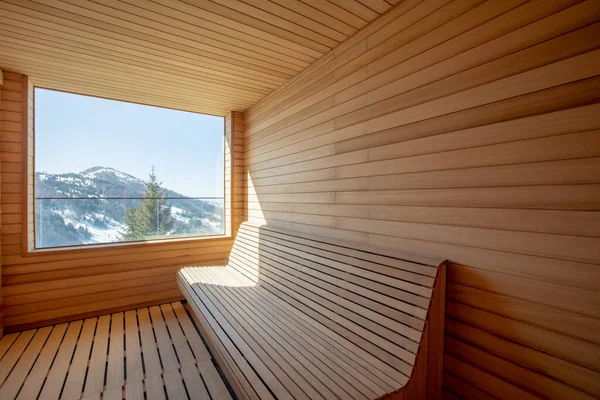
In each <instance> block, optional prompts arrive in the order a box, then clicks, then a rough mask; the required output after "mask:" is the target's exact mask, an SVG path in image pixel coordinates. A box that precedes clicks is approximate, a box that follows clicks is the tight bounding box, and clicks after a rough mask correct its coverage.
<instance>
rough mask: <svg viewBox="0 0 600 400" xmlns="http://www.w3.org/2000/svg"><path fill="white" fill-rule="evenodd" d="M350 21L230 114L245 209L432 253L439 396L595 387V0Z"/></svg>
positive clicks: (427, 10)
mask: <svg viewBox="0 0 600 400" xmlns="http://www.w3.org/2000/svg"><path fill="white" fill-rule="evenodd" d="M367 28H368V29H367ZM367 28H365V29H364V30H363V31H361V32H359V33H358V34H356V35H354V36H353V37H352V38H350V39H349V40H348V41H346V42H345V43H344V44H342V45H340V46H339V47H338V48H336V50H335V51H334V52H333V53H332V54H329V55H327V56H325V57H323V58H322V59H321V60H319V61H317V62H316V63H315V64H314V65H313V66H311V67H309V68H308V69H307V70H306V71H304V72H302V73H300V74H299V75H298V76H296V77H295V78H294V79H292V80H291V81H290V82H289V83H287V84H286V85H284V86H283V87H282V88H281V89H278V90H277V91H275V92H274V93H273V94H271V95H269V96H267V97H266V98H265V99H263V100H262V101H260V102H259V103H257V104H256V105H254V106H252V107H251V108H250V109H249V110H247V111H246V112H245V135H246V140H245V143H244V155H245V170H246V173H247V180H246V182H247V185H246V191H247V192H246V198H247V216H248V219H249V220H250V221H252V222H257V223H268V224H271V225H274V226H280V227H283V228H286V229H291V230H295V231H296V232H298V233H302V232H305V233H312V234H318V235H325V236H330V237H334V238H340V239H346V240H351V241H356V242H362V243H368V244H370V245H374V246H379V247H382V248H389V249H402V250H403V251H411V252H414V253H416V254H422V255H427V256H429V257H441V258H448V259H450V261H451V262H452V263H451V265H450V266H449V269H448V281H449V284H448V293H447V300H448V309H447V326H448V330H447V335H446V358H445V374H444V387H445V391H446V393H447V397H448V398H477V399H482V398H511V399H514V398H524V399H525V398H573V399H579V398H593V397H598V396H600V386H599V385H598V382H600V379H599V378H600V359H599V358H598V355H599V354H600V342H599V341H598V337H599V334H600V322H599V321H600V314H599V313H598V312H597V310H598V309H600V286H599V285H598V282H599V281H600V279H599V278H600V273H599V272H598V271H600V269H599V268H600V253H599V249H600V230H599V229H598V227H599V226H600V147H598V146H599V144H600V119H599V118H598V115H599V113H600V70H599V69H598V65H600V40H599V38H600V4H599V3H598V2H596V1H593V0H590V1H579V0H555V1H536V0H532V1H529V2H525V1H518V0H515V1H504V2H501V3H498V2H493V1H477V0H472V1H469V0H457V1H443V0H440V1H437V0H425V1H420V2H417V1H410V0H407V1H405V2H400V3H398V4H397V5H396V6H394V7H393V8H392V9H391V10H389V11H388V12H387V13H386V14H385V15H383V16H381V17H379V18H378V19H376V20H374V21H373V22H372V23H370V24H369V25H368V26H367Z"/></svg>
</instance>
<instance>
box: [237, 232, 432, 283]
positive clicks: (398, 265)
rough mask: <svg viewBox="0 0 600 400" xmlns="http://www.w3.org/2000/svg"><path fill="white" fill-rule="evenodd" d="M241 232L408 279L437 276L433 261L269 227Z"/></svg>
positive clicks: (426, 279)
mask: <svg viewBox="0 0 600 400" xmlns="http://www.w3.org/2000/svg"><path fill="white" fill-rule="evenodd" d="M261 228H262V227H261ZM240 232H241V233H242V234H243V233H247V234H249V235H256V234H260V235H261V240H262V238H264V239H265V240H275V239H278V240H282V241H284V242H285V243H290V244H293V245H294V248H297V249H302V250H305V251H309V252H311V253H312V254H315V255H320V256H323V257H325V258H330V259H332V260H336V261H340V262H343V263H346V264H349V265H356V266H359V267H361V268H364V269H369V270H372V271H373V272H376V273H379V274H383V275H387V276H390V277H396V278H398V279H403V278H404V279H405V280H407V281H410V282H416V283H419V284H422V285H426V286H429V287H431V286H432V285H433V281H434V278H435V271H436V270H435V268H432V267H431V266H429V265H421V264H414V263H408V262H406V261H404V260H398V259H395V258H391V257H385V256H381V255H376V254H372V253H368V252H364V251H357V250H355V249H354V248H351V247H339V246H335V245H331V244H328V243H324V242H319V241H315V240H308V239H306V236H305V237H297V234H294V235H291V234H286V233H283V232H277V231H272V230H269V229H263V230H262V231H260V230H259V228H253V227H252V226H248V227H243V228H240V230H239V232H238V233H240Z"/></svg>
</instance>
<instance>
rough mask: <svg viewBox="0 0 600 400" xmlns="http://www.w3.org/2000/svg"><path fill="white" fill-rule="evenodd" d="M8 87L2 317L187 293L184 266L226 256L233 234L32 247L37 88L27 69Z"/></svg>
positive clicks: (19, 318)
mask: <svg viewBox="0 0 600 400" xmlns="http://www.w3.org/2000/svg"><path fill="white" fill-rule="evenodd" d="M1 94H2V99H9V100H5V101H3V102H2V106H1V107H2V109H1V110H0V111H2V112H3V114H2V115H9V120H6V121H5V120H4V119H3V120H2V122H1V131H0V155H1V157H2V165H1V168H2V172H3V174H2V182H3V184H2V194H1V196H2V197H1V199H2V200H1V201H2V204H1V205H2V214H3V215H2V234H1V242H2V263H3V268H2V286H3V287H2V290H3V292H4V300H3V306H4V307H3V313H4V318H3V321H4V326H5V328H6V329H7V330H10V331H15V330H20V329H24V328H29V327H36V326H41V325H47V324H48V323H51V322H53V321H69V320H73V319H77V318H79V317H82V316H85V317H87V316H92V315H99V314H101V313H103V312H106V310H113V311H115V310H125V309H130V308H132V307H135V306H136V305H148V304H160V303H164V302H165V301H170V300H175V299H180V298H181V294H180V292H179V290H178V289H177V284H176V280H175V272H176V271H177V269H178V268H179V267H181V266H183V265H189V264H202V263H204V262H211V263H214V262H222V261H224V260H226V259H227V257H228V255H229V251H230V250H231V245H232V240H231V239H229V238H216V239H201V240H181V241H175V242H163V243H153V244H134V245H117V246H99V247H97V248H81V249H76V250H72V251H61V250H49V251H40V252H30V253H27V251H28V250H30V249H31V248H32V247H33V243H32V242H33V236H32V235H33V219H32V216H33V202H32V200H31V197H32V193H31V190H32V188H31V185H29V184H27V183H26V182H27V180H26V178H27V174H29V173H32V171H33V169H32V162H33V157H32V155H30V156H23V154H26V153H23V152H24V151H28V152H29V151H31V146H29V142H31V141H32V140H33V130H32V129H31V128H32V127H33V102H32V97H31V96H32V94H33V90H32V87H31V85H30V82H29V81H28V79H27V77H25V76H24V75H21V74H17V73H11V72H6V73H5V85H4V86H3V88H2V90H1ZM6 112H10V114H6ZM26 115H27V117H26ZM238 150H239V149H238ZM238 158H239V157H238ZM26 171H27V174H26ZM226 172H227V173H229V171H226ZM25 187H27V188H28V189H27V191H25V190H23V188H25ZM28 191H29V193H28ZM25 204H27V206H25ZM236 215H238V216H241V215H242V214H241V213H239V212H238V213H237V214H236Z"/></svg>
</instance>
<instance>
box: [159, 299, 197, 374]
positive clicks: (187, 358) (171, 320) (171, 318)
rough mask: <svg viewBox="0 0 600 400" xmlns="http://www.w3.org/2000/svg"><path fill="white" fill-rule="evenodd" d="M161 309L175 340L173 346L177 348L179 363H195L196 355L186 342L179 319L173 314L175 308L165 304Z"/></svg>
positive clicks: (170, 333)
mask: <svg viewBox="0 0 600 400" xmlns="http://www.w3.org/2000/svg"><path fill="white" fill-rule="evenodd" d="M160 309H161V311H162V313H163V316H164V319H165V322H166V323H167V328H168V329H169V335H170V336H171V339H172V340H173V345H174V346H175V351H176V352H177V358H179V362H180V363H181V364H184V363H189V362H193V361H194V360H195V358H194V354H193V353H192V351H191V349H190V346H188V343H187V341H186V340H185V335H184V334H183V331H182V330H181V327H180V326H179V322H177V317H176V316H175V313H174V312H173V308H172V307H171V305H170V304H163V305H162V306H160Z"/></svg>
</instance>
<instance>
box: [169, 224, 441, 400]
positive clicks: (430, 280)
mask: <svg viewBox="0 0 600 400" xmlns="http://www.w3.org/2000/svg"><path fill="white" fill-rule="evenodd" d="M444 274H445V270H444V266H443V263H440V262H437V261H434V260H430V259H423V258H416V257H413V256H406V255H399V254H397V253H391V252H388V251H385V250H382V249H376V250H374V249H372V248H370V249H367V248H362V247H361V248H358V247H357V246H356V245H354V244H349V243H344V242H340V241H333V240H331V239H325V238H320V237H316V236H311V235H306V234H301V233H295V232H294V233H293V232H288V231H285V230H281V229H276V228H272V227H268V226H255V225H252V224H249V223H245V224H243V225H242V227H241V228H240V230H239V232H238V234H237V237H236V239H235V244H234V247H233V250H232V252H231V255H230V259H229V262H228V264H227V265H226V266H214V267H205V266H203V267H185V268H182V269H181V270H180V272H179V275H178V282H179V285H180V288H181V290H182V292H183V294H184V295H185V297H186V299H187V300H188V306H189V308H190V309H191V311H192V313H193V315H194V316H195V317H196V320H197V324H198V326H199V328H200V330H201V332H202V333H203V335H204V337H205V339H206V340H207V342H208V344H209V346H210V347H211V350H212V351H213V354H215V357H216V358H217V360H218V362H219V365H220V366H221V368H222V370H223V372H224V373H225V375H226V376H227V378H228V380H229V382H230V384H231V385H232V388H233V389H234V391H235V392H236V395H237V396H238V397H239V398H248V399H337V398H339V399H349V398H352V399H377V398H383V397H385V396H387V397H388V398H413V397H414V398H426V397H427V398H436V396H437V395H438V394H439V392H440V390H441V389H440V388H439V385H440V384H441V375H440V374H441V364H442V351H443V350H442V347H443V314H444V313H443V297H444V296H443V295H444V290H445V275H444ZM436 299H437V300H438V301H436ZM433 319H435V321H433ZM428 391H429V393H428ZM409 392H410V393H411V394H410V395H408V393H409ZM421 395H422V396H421Z"/></svg>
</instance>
